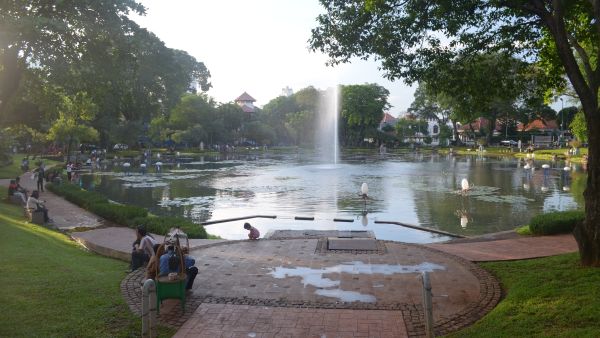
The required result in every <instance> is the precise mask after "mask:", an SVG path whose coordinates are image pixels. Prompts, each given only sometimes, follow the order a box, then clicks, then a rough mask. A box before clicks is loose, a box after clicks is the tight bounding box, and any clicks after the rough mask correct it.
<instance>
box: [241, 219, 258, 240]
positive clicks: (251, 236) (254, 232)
mask: <svg viewBox="0 0 600 338" xmlns="http://www.w3.org/2000/svg"><path fill="white" fill-rule="evenodd" d="M244 229H246V230H250V232H249V233H248V239H252V240H255V239H258V237H260V232H259V231H258V229H257V228H255V227H253V226H251V225H250V223H244Z"/></svg>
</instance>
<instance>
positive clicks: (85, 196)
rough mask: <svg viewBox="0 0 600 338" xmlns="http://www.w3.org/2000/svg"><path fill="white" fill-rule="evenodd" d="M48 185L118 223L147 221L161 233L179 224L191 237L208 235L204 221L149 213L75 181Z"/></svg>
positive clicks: (142, 222)
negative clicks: (199, 223)
mask: <svg viewBox="0 0 600 338" xmlns="http://www.w3.org/2000/svg"><path fill="white" fill-rule="evenodd" d="M46 187H47V188H48V190H50V191H52V192H53V193H55V194H57V195H60V196H62V197H64V198H65V199H66V200H68V201H69V202H72V203H73V204H77V205H79V206H80V207H82V208H84V209H86V210H89V211H90V212H93V213H94V214H96V215H98V216H100V217H102V218H104V219H106V220H109V221H111V222H114V223H116V224H118V225H126V226H128V227H130V228H135V227H136V226H138V225H144V226H146V230H148V231H149V232H153V233H155V234H159V235H164V234H166V233H167V232H168V231H169V229H171V228H174V227H179V228H181V230H183V231H184V232H185V233H186V234H187V235H188V236H189V238H207V237H208V235H207V234H206V230H205V229H204V227H203V226H202V225H198V224H195V223H194V222H192V221H190V220H188V219H185V218H182V217H160V216H148V211H147V210H146V209H144V208H141V207H136V206H132V205H122V204H114V203H110V202H109V201H108V199H107V198H106V197H104V196H103V195H101V194H99V193H96V192H93V191H87V190H85V189H82V188H80V187H79V186H77V185H74V184H69V183H65V184H48V185H47V186H46Z"/></svg>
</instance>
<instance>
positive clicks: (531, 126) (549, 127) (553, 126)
mask: <svg viewBox="0 0 600 338" xmlns="http://www.w3.org/2000/svg"><path fill="white" fill-rule="evenodd" d="M517 130H518V131H531V130H539V131H541V132H546V131H555V130H558V124H557V123H556V120H550V121H545V120H542V119H537V120H533V121H531V122H529V123H527V124H525V125H524V124H523V123H519V124H518V125H517Z"/></svg>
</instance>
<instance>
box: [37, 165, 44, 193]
mask: <svg viewBox="0 0 600 338" xmlns="http://www.w3.org/2000/svg"><path fill="white" fill-rule="evenodd" d="M45 175H46V170H45V169H44V163H40V166H39V167H38V169H37V190H38V191H41V192H44V176H45Z"/></svg>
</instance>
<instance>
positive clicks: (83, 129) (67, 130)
mask: <svg viewBox="0 0 600 338" xmlns="http://www.w3.org/2000/svg"><path fill="white" fill-rule="evenodd" d="M59 109H60V110H59V116H58V119H57V120H56V121H54V123H53V124H52V126H51V127H50V130H48V140H51V141H54V142H60V143H63V144H64V143H65V142H66V143H67V156H66V161H67V162H68V161H69V160H70V156H71V149H72V145H73V142H80V141H81V142H94V141H96V140H98V131H97V130H96V129H94V128H92V127H90V126H89V125H88V123H89V122H90V121H91V120H92V119H93V118H94V116H95V115H96V112H97V107H96V106H95V105H94V103H93V102H92V101H91V99H90V98H89V97H88V96H87V94H86V93H77V95H75V96H74V97H69V96H64V97H63V102H62V104H61V107H60V108H59Z"/></svg>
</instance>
